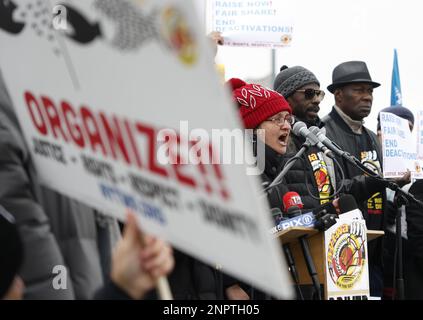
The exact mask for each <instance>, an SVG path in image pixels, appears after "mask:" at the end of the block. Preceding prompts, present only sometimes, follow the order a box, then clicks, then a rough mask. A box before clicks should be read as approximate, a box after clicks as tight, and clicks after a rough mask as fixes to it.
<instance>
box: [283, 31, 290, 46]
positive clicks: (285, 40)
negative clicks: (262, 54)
mask: <svg viewBox="0 0 423 320" xmlns="http://www.w3.org/2000/svg"><path fill="white" fill-rule="evenodd" d="M291 41H292V37H291V35H290V34H284V35H282V36H281V42H282V44H283V45H285V46H287V45H288V44H290V43H291Z"/></svg>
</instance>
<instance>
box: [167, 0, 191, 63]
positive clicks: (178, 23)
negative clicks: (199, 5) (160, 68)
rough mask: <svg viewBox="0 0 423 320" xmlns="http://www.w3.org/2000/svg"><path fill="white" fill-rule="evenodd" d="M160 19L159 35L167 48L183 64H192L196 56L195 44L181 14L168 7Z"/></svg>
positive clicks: (175, 9)
mask: <svg viewBox="0 0 423 320" xmlns="http://www.w3.org/2000/svg"><path fill="white" fill-rule="evenodd" d="M161 18H162V27H161V33H162V36H163V39H164V41H165V42H166V44H167V45H168V47H169V48H170V49H171V50H173V51H175V52H176V53H177V55H178V58H179V60H180V61H182V62H183V63H184V64H187V65H192V64H194V63H195V62H196V61H197V56H198V53H197V44H196V42H195V39H194V37H193V35H192V32H191V30H190V29H189V27H188V24H187V22H186V20H185V17H184V16H183V14H182V13H181V12H180V11H179V10H178V9H177V8H174V7H168V8H166V9H165V10H164V11H163V13H162V16H161Z"/></svg>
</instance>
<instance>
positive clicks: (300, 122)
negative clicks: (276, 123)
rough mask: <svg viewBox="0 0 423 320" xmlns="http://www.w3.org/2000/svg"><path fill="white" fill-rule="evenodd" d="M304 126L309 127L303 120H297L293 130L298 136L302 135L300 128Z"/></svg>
mask: <svg viewBox="0 0 423 320" xmlns="http://www.w3.org/2000/svg"><path fill="white" fill-rule="evenodd" d="M302 128H307V125H306V124H305V123H304V122H302V121H297V122H295V124H294V126H293V127H292V132H293V133H294V134H295V135H296V136H300V135H301V133H300V130H301V129H302Z"/></svg>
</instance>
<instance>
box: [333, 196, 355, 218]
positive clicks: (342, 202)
mask: <svg viewBox="0 0 423 320" xmlns="http://www.w3.org/2000/svg"><path fill="white" fill-rule="evenodd" d="M338 204H339V210H340V211H341V212H342V213H345V212H350V211H353V210H355V209H358V205H357V201H355V199H354V197H353V196H352V195H350V194H345V195H343V196H342V197H340V198H339V200H338Z"/></svg>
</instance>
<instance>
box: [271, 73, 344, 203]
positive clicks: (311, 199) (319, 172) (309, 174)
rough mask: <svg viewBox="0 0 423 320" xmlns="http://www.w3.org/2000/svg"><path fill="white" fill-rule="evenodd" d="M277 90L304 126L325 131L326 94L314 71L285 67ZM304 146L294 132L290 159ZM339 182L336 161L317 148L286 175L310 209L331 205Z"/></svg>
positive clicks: (277, 80)
mask: <svg viewBox="0 0 423 320" xmlns="http://www.w3.org/2000/svg"><path fill="white" fill-rule="evenodd" d="M273 87H274V89H275V90H276V91H277V92H279V93H280V94H282V95H283V96H284V97H285V99H286V100H287V101H288V103H289V104H290V106H291V108H292V113H293V115H294V116H295V119H296V120H297V121H302V122H304V123H305V124H306V125H307V127H310V126H317V127H322V125H323V124H322V122H321V121H320V118H319V116H318V112H319V110H320V107H319V104H320V102H321V101H322V99H323V97H324V96H325V93H324V91H322V90H320V83H319V80H317V78H316V76H315V75H314V74H313V73H312V72H311V71H309V70H307V69H306V68H304V67H301V66H295V67H290V68H288V67H287V66H283V67H282V68H281V71H280V72H279V74H278V75H277V77H276V79H275V82H274V85H273ZM304 142H305V139H304V138H303V137H302V136H296V135H295V134H294V133H293V132H292V131H291V135H290V142H289V146H288V153H289V155H290V156H292V155H294V154H295V153H297V152H298V151H299V150H300V149H301V147H302V145H303V143H304ZM304 164H306V166H305V169H304ZM335 181H336V177H335V170H334V168H333V162H332V160H331V159H329V158H327V157H326V156H325V155H324V154H323V153H322V152H321V151H320V150H319V149H318V148H316V147H310V148H309V149H308V150H307V151H306V153H304V155H303V157H302V159H301V161H300V160H299V161H297V162H296V163H295V164H294V166H293V167H292V168H291V170H290V171H289V172H288V173H287V175H286V182H287V184H288V188H289V189H290V190H291V191H296V192H298V194H299V195H300V196H301V199H302V201H303V203H304V207H305V208H307V209H310V208H316V207H318V206H320V205H321V204H323V203H325V202H328V201H330V199H329V197H330V195H331V194H333V192H334V190H335V188H334V186H335V185H334V184H335ZM308 190H311V192H312V194H313V195H310V194H309V191H308Z"/></svg>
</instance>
